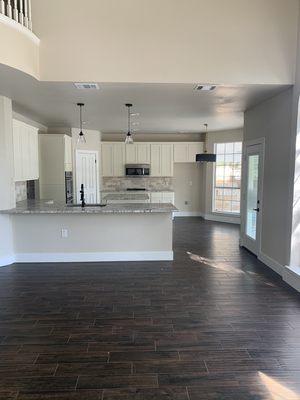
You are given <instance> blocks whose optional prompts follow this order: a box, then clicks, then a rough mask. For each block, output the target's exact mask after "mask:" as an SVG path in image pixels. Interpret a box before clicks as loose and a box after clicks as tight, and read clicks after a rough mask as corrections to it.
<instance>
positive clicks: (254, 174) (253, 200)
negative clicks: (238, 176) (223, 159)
mask: <svg viewBox="0 0 300 400" xmlns="http://www.w3.org/2000/svg"><path fill="white" fill-rule="evenodd" d="M263 160H264V145H263V143H257V144H246V145H245V147H244V167H243V168H244V185H245V186H244V194H243V226H242V234H243V237H242V244H243V246H244V247H246V248H247V249H248V250H250V251H251V252H252V253H254V254H255V255H258V254H259V251H260V241H261V218H262V185H263Z"/></svg>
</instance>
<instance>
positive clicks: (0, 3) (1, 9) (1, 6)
mask: <svg viewBox="0 0 300 400" xmlns="http://www.w3.org/2000/svg"><path fill="white" fill-rule="evenodd" d="M0 13H1V14H5V3H4V0H0Z"/></svg>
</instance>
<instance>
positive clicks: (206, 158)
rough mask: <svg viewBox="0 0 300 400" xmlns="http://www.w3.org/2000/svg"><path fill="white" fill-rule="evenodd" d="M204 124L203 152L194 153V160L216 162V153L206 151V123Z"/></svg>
mask: <svg viewBox="0 0 300 400" xmlns="http://www.w3.org/2000/svg"><path fill="white" fill-rule="evenodd" d="M204 126H205V141H204V153H202V154H196V161H197V162H201V163H203V162H216V161H217V155H216V154H211V153H208V152H207V133H208V132H207V130H208V124H204Z"/></svg>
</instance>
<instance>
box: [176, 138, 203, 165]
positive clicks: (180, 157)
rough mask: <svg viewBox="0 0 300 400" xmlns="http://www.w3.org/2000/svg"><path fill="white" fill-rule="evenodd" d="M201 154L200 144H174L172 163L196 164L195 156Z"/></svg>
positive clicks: (201, 147)
mask: <svg viewBox="0 0 300 400" xmlns="http://www.w3.org/2000/svg"><path fill="white" fill-rule="evenodd" d="M200 153H203V143H202V142H198V143H197V142H190V143H174V162H175V163H191V162H196V154H200Z"/></svg>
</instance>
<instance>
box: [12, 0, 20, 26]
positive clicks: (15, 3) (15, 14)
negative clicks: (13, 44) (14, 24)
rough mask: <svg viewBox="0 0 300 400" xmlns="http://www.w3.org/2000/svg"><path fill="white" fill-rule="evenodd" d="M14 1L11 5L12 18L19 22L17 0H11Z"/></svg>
mask: <svg viewBox="0 0 300 400" xmlns="http://www.w3.org/2000/svg"><path fill="white" fill-rule="evenodd" d="M13 1H14V6H13V19H14V20H15V21H18V22H19V12H18V0H13Z"/></svg>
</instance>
